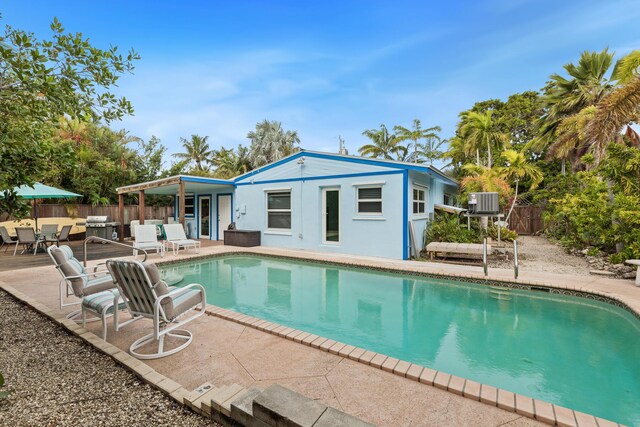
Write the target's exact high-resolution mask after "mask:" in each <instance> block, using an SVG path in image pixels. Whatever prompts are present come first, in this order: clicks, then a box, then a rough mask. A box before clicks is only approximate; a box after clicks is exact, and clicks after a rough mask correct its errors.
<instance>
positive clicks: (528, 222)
mask: <svg viewBox="0 0 640 427" xmlns="http://www.w3.org/2000/svg"><path fill="white" fill-rule="evenodd" d="M509 228H510V229H511V230H514V231H515V232H516V233H518V234H536V233H538V232H540V231H542V230H543V229H544V224H543V223H542V209H541V208H540V207H539V206H534V205H525V206H515V207H514V208H513V212H512V213H511V218H509Z"/></svg>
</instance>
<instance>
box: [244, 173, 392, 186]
mask: <svg viewBox="0 0 640 427" xmlns="http://www.w3.org/2000/svg"><path fill="white" fill-rule="evenodd" d="M399 173H403V171H401V170H394V171H380V172H360V173H349V174H340V175H321V176H306V177H300V178H282V179H267V180H264V181H254V182H239V183H237V184H236V187H241V186H245V185H258V184H276V183H280V182H298V181H303V182H304V181H317V180H321V179H338V178H355V177H359V176H378V175H397V174H399Z"/></svg>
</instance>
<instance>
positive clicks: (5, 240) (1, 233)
mask: <svg viewBox="0 0 640 427" xmlns="http://www.w3.org/2000/svg"><path fill="white" fill-rule="evenodd" d="M0 237H2V245H0V249H1V248H2V247H3V246H6V248H5V249H4V251H5V252H7V249H9V246H11V245H16V247H18V241H17V240H13V237H11V236H10V235H9V232H8V231H7V229H6V228H5V227H3V226H0Z"/></svg>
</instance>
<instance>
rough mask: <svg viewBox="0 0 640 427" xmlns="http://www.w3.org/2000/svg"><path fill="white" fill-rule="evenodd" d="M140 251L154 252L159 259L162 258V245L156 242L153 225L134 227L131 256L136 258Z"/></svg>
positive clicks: (156, 236)
mask: <svg viewBox="0 0 640 427" xmlns="http://www.w3.org/2000/svg"><path fill="white" fill-rule="evenodd" d="M140 250H145V251H147V250H155V251H156V253H159V254H160V256H161V257H163V256H164V245H163V244H162V243H161V242H159V241H158V235H157V234H156V226H155V225H153V224H148V225H137V226H136V227H135V240H134V242H133V256H134V257H135V256H137V255H138V253H139V252H140Z"/></svg>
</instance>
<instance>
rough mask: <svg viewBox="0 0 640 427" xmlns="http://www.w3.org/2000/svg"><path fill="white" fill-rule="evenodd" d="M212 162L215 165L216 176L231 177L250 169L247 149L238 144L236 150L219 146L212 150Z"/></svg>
mask: <svg viewBox="0 0 640 427" xmlns="http://www.w3.org/2000/svg"><path fill="white" fill-rule="evenodd" d="M212 163H213V164H214V165H215V166H216V176H217V177H219V178H233V177H236V176H238V175H242V174H244V173H247V172H249V171H250V170H251V163H250V162H249V150H248V148H247V147H243V146H242V145H239V146H238V148H237V150H234V149H226V148H224V147H221V148H220V150H216V151H214V154H213V161H212Z"/></svg>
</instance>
